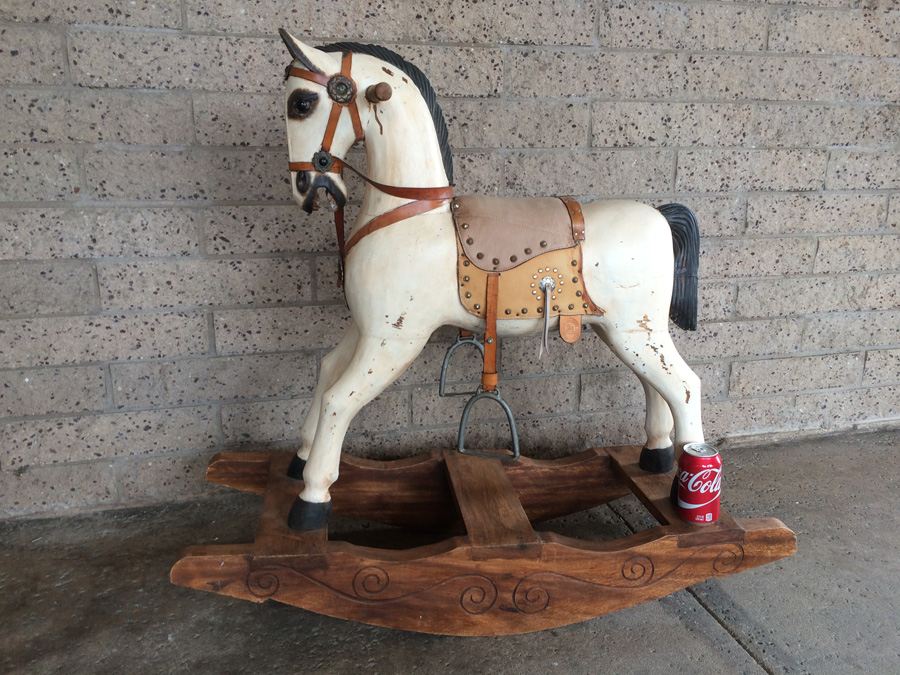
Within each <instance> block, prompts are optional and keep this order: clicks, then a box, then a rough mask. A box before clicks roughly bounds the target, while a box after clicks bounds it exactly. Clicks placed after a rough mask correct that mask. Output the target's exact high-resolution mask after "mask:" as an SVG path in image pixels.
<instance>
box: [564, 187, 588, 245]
mask: <svg viewBox="0 0 900 675" xmlns="http://www.w3.org/2000/svg"><path fill="white" fill-rule="evenodd" d="M559 200H560V201H561V202H562V203H563V204H565V207H566V211H568V212H569V220H570V221H571V223H572V237H573V238H574V239H575V241H584V213H583V212H582V210H581V204H579V203H578V202H577V201H575V200H574V199H573V198H572V197H560V198H559Z"/></svg>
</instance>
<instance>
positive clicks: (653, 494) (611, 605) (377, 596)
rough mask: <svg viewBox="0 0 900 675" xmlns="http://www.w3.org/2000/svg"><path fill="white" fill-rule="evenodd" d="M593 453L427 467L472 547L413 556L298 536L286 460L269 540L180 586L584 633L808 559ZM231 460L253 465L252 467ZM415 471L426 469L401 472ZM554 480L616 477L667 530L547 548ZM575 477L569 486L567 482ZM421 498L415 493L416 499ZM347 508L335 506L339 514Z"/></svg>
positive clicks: (789, 540) (460, 539) (782, 531)
mask: <svg viewBox="0 0 900 675" xmlns="http://www.w3.org/2000/svg"><path fill="white" fill-rule="evenodd" d="M592 452H593V457H591V456H589V455H586V454H585V453H580V454H579V455H576V456H573V457H571V458H567V460H568V463H567V461H566V460H555V461H553V462H547V463H544V464H538V463H535V462H533V461H532V462H523V463H521V464H519V465H518V466H517V468H516V469H515V470H514V471H510V470H509V469H510V467H508V466H505V465H501V464H500V462H499V461H496V460H484V459H479V458H475V457H463V456H460V455H457V454H456V453H448V454H447V455H446V456H444V457H440V456H438V457H437V458H435V457H431V458H430V459H429V460H428V462H426V464H425V465H428V466H430V465H435V466H437V467H438V468H439V469H440V470H441V472H442V473H443V472H446V474H447V476H449V480H445V485H447V486H452V489H453V496H452V497H451V510H452V506H453V504H454V503H457V504H458V505H459V511H460V512H461V513H462V517H463V520H464V522H465V525H466V529H467V534H466V536H448V538H446V539H445V540H443V541H441V542H438V543H435V544H430V545H428V546H421V547H415V548H409V549H403V550H389V549H379V548H371V547H363V546H356V545H354V544H350V543H348V542H342V541H328V540H326V538H325V533H324V530H323V531H321V532H315V533H304V534H298V533H295V532H291V531H290V530H289V529H288V528H287V525H286V520H287V513H288V510H289V508H290V504H291V503H292V501H293V499H294V497H295V496H296V493H297V488H298V486H299V485H300V483H299V482H298V481H293V480H291V479H288V478H286V477H285V476H284V470H285V469H286V468H287V463H288V461H289V460H290V456H289V455H288V454H284V455H280V456H275V455H273V457H272V458H271V461H270V462H269V464H268V465H267V469H268V476H267V479H266V488H265V499H264V505H263V514H262V517H261V519H260V526H259V530H258V533H257V538H256V541H255V542H254V543H253V544H237V545H235V544H229V545H224V546H200V547H194V548H191V549H189V550H188V551H186V552H185V554H184V556H183V557H182V558H181V559H180V560H179V561H178V562H176V563H175V565H174V566H173V567H172V571H171V580H172V582H173V583H175V584H178V585H181V586H186V587H190V588H195V589H198V590H204V591H209V592H214V593H218V594H221V595H227V596H230V597H235V598H242V599H245V600H249V601H251V602H257V603H259V602H264V601H266V600H274V601H277V602H282V603H285V604H289V605H293V606H296V607H302V608H304V609H308V610H310V611H314V612H318V613H320V614H325V615H328V616H333V617H337V618H342V619H349V620H353V621H359V622H362V623H367V624H372V625H377V626H386V627H391V628H399V629H403V630H411V631H419V632H424V633H434V634H441V635H493V636H496V635H509V634H514V633H527V632H530V631H537V630H544V629H548V628H554V627H557V626H563V625H566V624H570V623H575V622H578V621H583V620H586V619H590V618H593V617H596V616H600V615H602V614H606V613H608V612H612V611H616V610H618V609H622V608H625V607H630V606H632V605H635V604H638V603H640V602H645V601H647V600H652V599H654V598H659V597H662V596H664V595H667V594H669V593H672V592H675V591H677V590H679V589H682V588H685V587H686V586H689V585H692V584H695V583H698V582H700V581H703V580H705V579H708V578H711V577H718V576H725V575H728V574H734V573H736V572H740V571H743V570H745V569H749V568H751V567H756V566H758V565H763V564H766V563H769V562H772V561H775V560H779V559H781V558H784V557H786V556H789V555H791V554H793V553H794V552H795V551H796V539H795V537H794V533H793V532H791V531H790V530H789V529H788V528H786V527H785V526H784V524H783V523H781V522H780V521H779V520H777V519H774V518H755V519H740V520H734V519H732V518H731V517H730V516H728V514H727V513H726V514H723V515H724V518H722V519H721V523H720V524H719V525H717V526H708V527H702V526H699V527H698V526H692V525H687V524H683V523H682V524H679V521H678V520H677V515H675V513H674V509H673V508H672V507H671V504H668V486H669V484H670V482H671V478H672V476H671V475H669V476H668V477H667V476H654V475H651V474H645V473H643V472H641V471H640V470H639V469H637V468H636V466H637V457H638V455H639V452H640V449H639V448H611V449H608V454H607V450H597V451H592ZM248 460H249V462H250V463H251V464H254V466H255V468H254V469H253V471H254V472H255V471H258V470H259V469H260V466H261V464H262V463H261V462H260V460H259V457H254V458H248ZM218 461H227V462H230V463H240V458H239V457H236V456H232V457H228V458H225V459H222V458H220V459H219V460H218ZM388 464H390V463H384V467H385V475H387V474H390V473H391V471H392V469H391V468H387V465H388ZM248 466H249V464H248ZM403 466H405V467H406V468H412V467H416V466H417V464H416V463H415V462H412V463H408V464H406V465H397V466H395V467H394V468H400V467H403ZM552 467H557V468H558V469H559V470H560V471H561V472H563V473H565V472H566V471H568V469H567V468H566V467H569V468H571V467H579V469H578V470H579V471H580V470H582V469H583V468H584V467H592V468H593V470H598V469H599V470H601V471H603V470H606V471H608V474H609V476H610V480H614V481H617V482H618V485H617V487H615V488H614V489H615V490H619V491H621V490H633V491H634V493H635V494H636V495H637V497H638V498H639V499H641V501H642V502H644V503H645V504H646V505H648V508H650V509H651V513H653V514H654V515H656V516H657V517H659V518H660V520H661V523H662V524H661V525H660V526H658V527H655V528H651V529H649V530H644V531H642V532H637V533H635V534H632V535H629V536H627V537H624V538H622V539H618V540H614V541H581V540H577V539H572V538H569V537H564V536H561V535H555V534H542V535H540V538H539V537H538V535H536V534H535V533H534V531H533V530H532V529H531V526H530V524H529V515H528V514H527V513H526V511H525V509H523V508H522V505H521V504H520V503H519V501H518V495H519V494H520V492H519V490H520V489H523V488H522V486H523V485H526V484H527V485H530V487H526V488H524V491H525V493H528V492H529V491H532V492H533V490H534V489H535V486H537V485H538V483H539V481H538V480H537V477H538V476H540V475H541V474H544V473H548V472H549V473H552V470H551V468H552ZM603 467H605V469H604V468H603ZM362 469H365V470H369V471H370V473H369V474H365V472H363V473H362V474H358V475H357V477H359V476H365V478H364V480H362V481H361V485H363V486H364V487H363V488H362V493H363V494H370V491H371V490H372V487H371V485H370V483H369V482H370V481H372V480H373V478H372V476H373V475H377V473H372V471H377V469H376V467H373V466H368V467H362V468H361V470H362ZM421 469H422V466H418V468H416V469H415V470H413V471H411V472H407V473H405V474H404V472H403V470H401V471H400V473H397V474H395V476H394V478H395V479H396V477H397V476H400V475H405V478H404V479H402V480H397V483H396V484H395V485H394V486H393V487H394V488H398V489H400V490H401V491H404V489H403V487H402V484H403V481H404V480H411V479H412V477H415V476H417V475H418V474H417V473H416V472H417V471H420V470H421ZM226 474H227V475H231V476H232V477H234V478H235V481H236V482H238V483H239V484H240V485H242V486H245V487H247V486H254V485H257V484H258V483H256V482H255V481H256V480H257V479H256V478H250V476H251V474H252V475H254V476H255V474H253V472H248V471H244V470H235V471H232V470H229V471H228V472H222V473H221V474H220V475H222V476H224V475H226ZM351 475H352V474H351ZM575 475H577V472H575V473H569V474H567V477H566V479H565V480H571V479H573V477H574V476H575ZM345 478H346V476H345ZM604 480H606V479H604ZM516 481H518V482H519V487H518V488H517V487H516V485H515V483H516ZM562 482H563V483H564V482H565V481H562ZM354 485H356V483H355V482H354V480H353V479H351V480H348V481H347V482H346V483H345V488H344V490H345V492H343V493H342V494H343V497H342V498H345V499H352V498H353V490H354ZM255 489H256V488H255V487H254V490H255ZM448 489H450V488H449V487H448ZM414 492H415V488H413V487H412V486H410V487H409V488H408V489H407V491H406V493H407V494H412V493H414ZM333 498H334V499H336V498H337V497H336V495H335V496H334V497H333ZM535 503H542V502H541V500H540V499H536V502H535ZM574 503H576V502H575V501H572V502H569V503H568V505H569V506H571V505H572V504H574ZM429 504H430V502H429ZM556 506H558V503H557V504H556V505H555V506H554V508H556ZM338 507H339V503H337V502H336V503H335V510H336V511H337V510H338Z"/></svg>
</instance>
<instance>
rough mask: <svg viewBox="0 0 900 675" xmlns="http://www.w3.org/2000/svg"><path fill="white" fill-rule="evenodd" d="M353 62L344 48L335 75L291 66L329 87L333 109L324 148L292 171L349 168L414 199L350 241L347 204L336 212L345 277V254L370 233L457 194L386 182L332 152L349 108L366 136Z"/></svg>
mask: <svg viewBox="0 0 900 675" xmlns="http://www.w3.org/2000/svg"><path fill="white" fill-rule="evenodd" d="M352 62H353V54H352V53H351V52H344V54H343V56H342V57H341V70H340V72H339V73H336V74H335V75H331V76H328V75H325V74H324V73H317V72H314V71H311V70H305V69H303V68H297V67H296V66H291V67H290V68H289V69H288V74H289V75H292V76H294V77H299V78H301V79H304V80H309V81H310V82H315V83H317V84H321V85H322V86H323V87H325V89H326V90H327V91H328V97H329V98H330V99H331V101H332V103H331V112H329V114H328V124H327V125H326V126H325V134H324V135H323V137H322V145H321V149H320V150H318V151H317V152H315V153H314V154H313V156H312V159H311V161H309V162H288V168H289V169H290V170H291V171H314V172H316V173H323V174H324V173H328V172H331V173H337V174H340V175H343V170H344V169H345V168H347V169H350V170H351V171H352V172H353V173H355V174H356V175H357V176H359V177H360V178H362V179H363V180H364V181H366V182H367V183H368V184H369V185H371V186H372V187H374V188H375V189H376V190H379V191H380V192H383V193H385V194H388V195H391V196H392V197H399V198H401V199H411V200H413V201H411V202H407V203H405V204H402V205H400V206H398V207H396V208H394V209H391V210H390V211H387V212H385V213H382V214H381V215H379V216H375V217H374V218H372V219H371V220H370V221H368V222H367V223H366V224H365V225H363V226H362V227H361V228H360V229H359V230H357V231H356V232H354V233H353V236H352V237H350V240H349V241H346V242H345V241H344V207H343V206H339V207H338V208H337V209H336V210H335V212H334V227H335V233H336V235H337V241H338V250H339V251H340V254H341V277H342V278H343V263H344V258H345V257H346V255H347V254H348V253H349V252H350V249H351V248H353V247H354V246H355V245H356V244H358V243H359V241H360V240H361V239H362V238H363V237H365V236H366V235H368V234H371V233H372V232H375V231H376V230H380V229H382V228H384V227H387V226H388V225H393V224H394V223H397V222H399V221H401V220H405V219H407V218H412V217H413V216H417V215H419V214H421V213H427V212H428V211H433V210H434V209H436V208H437V207H439V206H440V205H441V204H444V203H445V202H447V201H448V200H450V199H452V197H453V186H452V185H447V186H445V187H404V186H399V185H385V184H384V183H379V182H377V181H374V180H372V179H371V178H369V177H368V176H366V175H365V174H363V173H362V172H361V171H359V170H358V169H356V168H354V167H352V166H351V165H350V164H348V163H347V162H346V160H344V159H341V158H339V157H335V156H334V155H332V154H331V143H332V141H334V134H335V131H336V130H337V125H338V122H339V121H340V118H341V112H342V111H343V110H344V109H345V108H346V109H347V110H348V111H349V113H350V121H351V123H352V124H353V133H354V135H355V141H361V140H364V139H365V137H366V136H365V132H364V131H363V128H362V122H361V121H360V118H359V108H358V107H357V105H356V97H357V93H358V89H357V86H356V82H355V81H354V80H353V78H352V77H351V76H350V68H351V66H352Z"/></svg>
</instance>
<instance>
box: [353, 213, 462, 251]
mask: <svg viewBox="0 0 900 675" xmlns="http://www.w3.org/2000/svg"><path fill="white" fill-rule="evenodd" d="M446 201H447V200H446V199H420V200H418V201H415V202H407V203H406V204H402V205H401V206H398V207H397V208H396V209H391V210H390V211H387V212H385V213H382V214H381V215H380V216H375V217H374V218H372V220H370V221H369V222H368V223H366V224H365V225H363V226H362V227H361V228H359V229H358V230H357V231H356V232H354V233H353V234H352V235H351V236H350V239H348V240H347V245H346V246H345V247H344V248H343V255H344V256H347V255H348V254H349V253H350V249H351V248H353V247H354V246H356V245H357V244H358V243H359V242H360V240H361V239H362V238H363V237H365V236H367V235H369V234H372V233H373V232H375V231H377V230H380V229H382V228H385V227H388V226H389V225H393V224H394V223H399V222H400V221H401V220H406V219H407V218H412V217H413V216H418V215H419V214H421V213H427V212H428V211H433V210H434V209H436V208H437V207H439V206H440V205H441V204H444V203H446Z"/></svg>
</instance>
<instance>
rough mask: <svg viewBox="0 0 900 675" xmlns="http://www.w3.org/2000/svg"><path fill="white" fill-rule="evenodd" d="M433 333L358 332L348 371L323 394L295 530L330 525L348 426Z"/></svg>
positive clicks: (293, 520)
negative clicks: (385, 334)
mask: <svg viewBox="0 0 900 675" xmlns="http://www.w3.org/2000/svg"><path fill="white" fill-rule="evenodd" d="M429 335H430V332H429V333H426V334H424V335H423V336H413V337H410V336H404V337H402V338H401V337H389V338H383V337H380V336H373V335H360V336H359V339H358V341H357V343H356V347H355V349H354V352H353V356H352V358H351V359H350V361H349V363H348V364H347V366H346V367H345V368H344V371H343V372H342V373H341V374H340V375H339V376H338V377H337V379H336V380H335V382H334V383H333V384H332V385H331V386H330V387H328V388H327V389H326V390H325V391H324V393H323V395H322V399H321V405H320V410H319V420H318V424H317V425H316V433H315V438H314V440H313V443H312V449H311V452H310V453H309V460H308V461H307V463H306V468H305V469H304V470H303V482H304V486H303V491H302V492H301V493H300V495H299V496H298V497H297V499H296V501H295V502H294V505H293V507H292V508H291V513H290V517H289V520H288V524H289V525H290V527H291V528H292V529H295V530H312V529H319V528H322V527H324V526H325V525H326V523H327V521H328V515H329V514H330V512H331V496H330V494H329V489H330V488H331V485H332V484H333V483H334V482H335V481H336V480H337V478H338V469H339V466H340V461H341V446H342V445H343V443H344V436H346V434H347V428H348V427H349V426H350V423H351V422H352V421H353V418H354V417H355V416H356V414H357V413H358V412H359V411H360V410H361V409H362V407H363V406H364V405H366V404H367V403H369V402H370V401H371V400H372V399H374V398H375V397H376V396H378V395H379V394H380V393H381V392H382V391H384V390H385V389H386V388H387V387H388V386H389V385H390V384H391V383H392V382H394V380H396V379H397V378H398V377H400V375H401V374H403V372H404V371H405V370H406V369H407V367H408V366H409V365H410V364H411V363H412V362H413V360H414V359H415V358H416V356H418V355H419V353H420V352H421V351H422V349H423V348H424V347H425V344H426V343H427V342H428V336H429Z"/></svg>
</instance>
